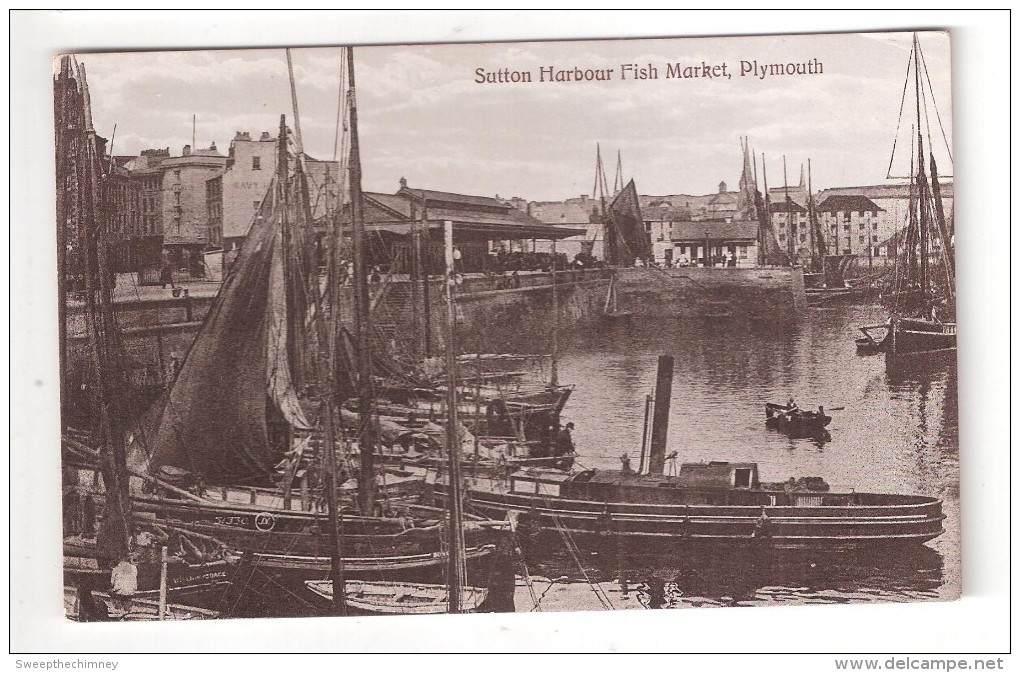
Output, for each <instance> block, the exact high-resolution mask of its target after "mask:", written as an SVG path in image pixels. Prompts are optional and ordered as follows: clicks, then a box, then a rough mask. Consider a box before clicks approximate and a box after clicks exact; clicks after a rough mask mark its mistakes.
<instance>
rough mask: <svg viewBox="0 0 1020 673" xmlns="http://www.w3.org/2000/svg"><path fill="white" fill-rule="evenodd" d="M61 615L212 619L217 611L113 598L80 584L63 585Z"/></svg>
mask: <svg viewBox="0 0 1020 673" xmlns="http://www.w3.org/2000/svg"><path fill="white" fill-rule="evenodd" d="M64 616H65V617H67V618H68V619H70V620H72V621H76V622H100V621H103V622H105V621H123V622H136V621H145V622H148V621H161V620H169V621H180V620H194V619H216V618H217V617H218V616H219V613H218V612H216V611H214V610H206V609H203V608H197V607H193V606H190V605H177V604H175V603H166V604H161V603H160V601H158V600H153V599H150V598H140V597H137V596H136V597H132V598H130V599H114V598H113V597H111V596H110V594H108V593H106V592H102V591H92V590H90V589H89V588H88V587H87V586H83V585H74V584H72V585H70V586H68V585H64Z"/></svg>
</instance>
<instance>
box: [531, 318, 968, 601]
mask: <svg viewBox="0 0 1020 673" xmlns="http://www.w3.org/2000/svg"><path fill="white" fill-rule="evenodd" d="M884 319H885V313H884V311H883V309H882V307H881V306H878V305H867V306H846V307H838V308H832V309H824V310H817V309H812V310H809V311H808V312H807V314H806V315H805V316H804V318H803V320H800V321H797V322H796V323H794V324H789V325H786V326H775V325H765V324H762V323H756V322H747V321H743V320H737V319H732V318H731V319H723V320H711V319H694V320H683V321H679V320H668V321H662V320H660V321H651V322H649V321H647V320H640V321H638V320H635V321H633V322H632V323H631V324H627V325H614V326H602V327H599V328H596V329H592V330H585V331H580V330H578V331H575V332H572V333H568V334H565V335H562V336H561V339H560V349H561V358H560V360H559V377H560V381H561V382H563V383H567V384H575V385H576V389H575V391H574V393H573V395H572V397H571V399H570V401H569V402H568V404H567V406H566V408H565V409H564V413H563V422H567V421H573V422H574V423H575V424H576V429H575V431H574V441H575V444H576V446H577V452H578V456H579V457H578V461H577V462H578V465H579V466H583V467H600V468H619V467H620V464H621V462H620V456H621V455H622V454H624V453H627V454H628V455H629V457H630V459H631V464H632V466H633V467H636V466H637V462H638V456H639V453H640V444H641V437H642V427H643V422H644V406H645V396H646V395H648V394H650V393H651V392H652V390H653V388H654V385H655V369H656V359H657V356H658V355H659V354H663V353H666V354H670V355H673V356H674V357H675V361H676V365H675V373H674V380H673V390H672V407H671V414H670V427H669V439H668V444H667V448H666V452H667V454H669V453H670V452H672V451H676V452H677V455H678V457H677V459H676V469H679V466H680V463H681V462H690V461H709V460H727V461H753V462H757V463H758V465H759V469H760V472H761V475H762V479H763V480H765V481H783V480H786V479H788V478H789V477H791V476H795V477H801V476H819V477H822V478H824V479H825V480H826V481H827V482H828V483H829V484H830V486H831V487H832V489H833V490H843V489H855V490H857V491H860V492H888V493H917V494H925V495H936V496H939V497H941V498H943V499H944V509H945V513H946V515H947V519H946V521H945V522H944V527H945V533H944V534H943V535H941V536H940V537H939V538H937V539H935V540H933V541H931V542H929V543H928V544H927V545H925V546H923V547H918V548H917V549H916V550H915V551H913V552H911V553H907V554H897V555H896V557H895V558H891V557H889V556H884V555H876V554H871V555H864V556H861V555H849V556H848V555H838V556H834V557H833V556H829V557H823V556H817V555H811V554H798V555H785V556H782V557H768V558H721V557H719V556H718V555H715V556H713V557H709V558H696V557H691V556H689V555H687V554H685V553H683V552H681V551H666V552H664V551H662V550H657V551H655V552H648V553H645V552H644V551H643V550H640V549H629V550H627V551H626V552H620V553H609V552H606V551H605V550H601V551H594V550H583V549H574V550H573V551H571V550H570V546H569V545H568V542H567V541H566V540H557V539H556V538H555V537H553V541H552V542H550V543H549V544H547V545H544V547H543V548H542V549H540V550H532V551H530V552H529V553H528V558H527V560H528V563H529V568H528V570H529V572H530V574H531V575H532V578H533V579H532V582H531V584H530V586H529V585H528V583H526V582H524V580H523V578H521V579H519V581H518V588H517V595H516V605H517V610H518V611H530V610H533V609H535V608H534V605H535V599H539V604H540V608H539V609H540V610H543V611H557V610H598V609H625V608H638V609H642V608H663V607H670V608H672V607H698V606H721V605H772V604H790V603H853V602H873V601H913V600H949V599H953V598H956V597H958V596H959V593H960V558H959V549H960V524H959V441H958V420H957V381H956V365H955V363H950V364H940V365H937V366H932V367H931V368H930V369H929V370H920V371H911V372H908V373H899V374H896V375H895V376H894V375H890V374H887V372H886V367H885V361H884V358H883V356H881V355H873V356H867V357H863V356H858V355H857V354H856V352H855V346H854V337H855V336H856V334H855V333H856V328H857V326H858V325H865V324H876V323H879V322H882V321H884ZM791 396H792V397H794V398H795V399H796V401H797V403H798V404H799V405H800V406H801V407H803V408H815V407H818V406H819V405H821V406H824V407H825V408H826V409H827V410H833V409H838V410H833V411H832V412H831V415H832V417H833V420H832V423H831V424H830V426H829V428H828V430H829V434H828V436H827V437H823V438H818V437H816V438H804V439H792V438H790V437H788V436H787V435H784V434H782V433H780V432H777V431H773V430H767V429H766V428H765V413H764V403H765V402H767V401H773V402H785V401H786V400H787V399H788V398H789V397H791ZM841 407H842V408H841ZM840 408H841V409H840ZM670 469H671V464H670V461H667V464H666V472H667V473H669V471H670ZM557 542H558V543H559V544H557Z"/></svg>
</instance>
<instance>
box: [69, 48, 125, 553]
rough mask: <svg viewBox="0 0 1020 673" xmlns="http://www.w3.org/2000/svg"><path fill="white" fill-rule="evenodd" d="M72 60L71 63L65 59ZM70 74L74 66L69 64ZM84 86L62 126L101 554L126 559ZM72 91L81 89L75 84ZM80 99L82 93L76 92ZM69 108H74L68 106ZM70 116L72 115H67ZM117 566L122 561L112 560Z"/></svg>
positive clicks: (108, 300)
mask: <svg viewBox="0 0 1020 673" xmlns="http://www.w3.org/2000/svg"><path fill="white" fill-rule="evenodd" d="M65 58H68V57H65ZM67 63H68V70H69V69H70V60H69V59H68V61H67ZM77 70H78V72H77V75H78V79H79V84H78V86H80V96H81V98H80V99H79V98H78V96H77V95H74V96H73V98H74V104H75V106H76V107H78V106H80V108H79V109H80V112H81V116H79V115H78V114H77V113H76V114H75V116H74V118H73V119H71V118H65V119H63V120H57V123H59V124H64V125H65V126H67V127H70V128H69V129H68V130H69V131H71V130H72V129H73V131H72V133H71V135H72V136H73V137H72V138H69V141H71V142H74V141H77V142H74V145H75V146H74V147H71V148H69V149H70V152H71V154H72V160H73V168H74V171H75V176H74V194H75V198H76V199H77V200H78V203H77V207H76V208H75V214H76V217H75V220H76V222H75V223H76V225H77V227H76V228H77V242H76V243H77V246H76V247H77V250H78V254H79V256H80V257H81V261H82V263H83V266H84V269H83V276H84V280H85V304H86V326H87V329H88V342H89V351H90V356H91V360H92V361H91V368H92V375H93V382H94V384H95V385H94V387H93V389H92V390H91V391H90V393H91V395H90V397H91V398H92V399H91V403H92V404H91V408H92V413H93V415H94V419H95V423H96V427H95V429H96V431H97V434H98V439H99V440H100V446H101V447H102V448H101V452H100V468H101V472H102V475H103V483H104V486H105V488H106V494H107V497H106V509H105V512H104V515H103V527H102V528H101V530H100V539H99V541H98V542H99V545H100V547H101V548H102V549H101V550H100V554H101V555H102V554H104V553H105V552H111V556H119V557H123V556H124V555H125V554H126V553H127V552H128V549H129V546H130V544H129V543H130V539H131V533H132V526H133V521H132V518H131V500H130V495H129V493H128V475H127V447H126V445H125V427H124V426H125V418H126V416H125V411H126V410H125V409H124V408H123V406H124V404H125V403H126V401H127V400H126V397H125V396H126V395H127V394H128V391H127V381H126V377H125V376H124V369H123V366H122V363H121V362H118V361H116V360H117V359H118V356H119V355H120V353H121V349H120V340H119V338H120V332H119V328H118V325H117V322H116V319H115V317H114V314H113V297H112V294H113V287H112V283H111V280H112V277H111V274H110V266H109V259H108V251H107V241H106V232H107V229H106V218H105V214H104V204H103V185H102V175H101V171H102V168H101V163H102V161H101V159H100V158H99V157H98V156H97V153H96V152H97V147H96V133H95V130H94V128H93V126H92V113H91V104H90V100H89V91H88V82H87V80H86V77H85V67H84V66H83V65H79V66H78V68H77ZM67 86H68V87H72V86H75V84H74V81H73V79H72V80H70V81H69V82H67ZM75 93H77V92H75ZM65 102H69V101H66V99H65ZM65 112H70V111H69V110H67V109H66V106H65ZM108 560H110V561H112V562H113V563H112V565H115V564H116V561H117V560H119V559H114V558H111V559H108Z"/></svg>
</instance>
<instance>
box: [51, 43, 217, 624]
mask: <svg viewBox="0 0 1020 673" xmlns="http://www.w3.org/2000/svg"><path fill="white" fill-rule="evenodd" d="M54 119H55V122H56V168H57V172H56V187H57V240H58V245H59V248H58V252H59V269H58V285H59V287H60V304H61V319H62V323H61V326H60V329H61V337H62V338H61V340H60V341H61V343H60V361H61V392H62V396H63V398H64V400H63V401H64V403H65V404H64V405H63V406H64V409H63V412H64V413H63V414H62V417H61V425H62V427H61V431H62V432H61V434H62V438H63V441H62V453H63V470H62V474H63V477H64V479H63V482H64V483H63V485H64V492H63V500H64V502H63V514H64V541H63V542H64V545H63V546H64V581H65V585H66V586H65V596H66V597H69V598H70V599H71V600H69V601H68V602H67V604H66V607H67V610H68V613H67V614H68V616H69V617H70V618H72V619H80V620H89V621H91V620H98V619H134V618H135V617H136V616H137V615H138V613H139V605H140V604H139V601H144V600H147V599H151V598H155V597H156V596H157V595H158V596H159V598H160V600H159V601H158V603H156V606H157V607H158V616H159V618H160V619H163V618H166V617H167V616H170V617H171V618H172V617H174V616H175V615H177V614H178V612H177V606H174V605H172V604H168V603H167V597H168V595H169V593H170V592H171V591H172V592H173V594H174V595H179V594H180V593H181V592H187V593H189V594H190V595H191V596H192V597H199V596H201V595H202V594H203V593H205V592H206V591H207V590H209V589H211V588H222V587H223V586H224V585H225V584H226V582H225V580H224V577H225V575H226V574H227V570H228V569H229V566H230V565H231V563H232V560H231V559H230V558H229V557H228V556H226V555H224V554H223V553H222V545H220V544H219V543H218V541H216V540H210V539H204V540H197V538H195V537H194V536H182V535H180V534H179V532H178V531H175V530H173V529H168V528H160V527H154V526H151V525H139V523H138V522H136V521H135V519H134V516H133V512H132V503H131V498H130V495H129V476H128V471H127V451H126V443H125V437H126V435H127V433H128V431H129V425H130V420H129V419H130V418H131V416H132V414H131V410H130V407H131V404H130V395H131V391H130V389H129V385H128V379H127V376H126V372H125V365H124V362H125V358H124V351H123V345H122V344H121V342H120V330H119V327H118V325H117V322H116V318H115V316H114V312H113V299H112V290H113V283H112V279H113V275H112V274H111V273H110V270H109V269H110V264H109V258H108V254H109V251H108V245H109V244H108V240H107V233H108V230H107V222H106V221H105V218H104V212H105V208H104V204H103V198H104V193H105V189H104V187H105V184H104V179H105V175H104V172H103V166H102V161H101V155H102V149H101V147H102V143H103V142H105V141H102V140H101V139H100V138H98V136H97V135H96V133H95V130H94V128H93V126H92V116H91V108H90V100H89V91H88V84H87V81H86V76H85V67H84V66H83V65H79V64H73V65H72V59H71V57H70V56H64V57H62V58H61V62H60V72H59V74H58V75H57V77H56V79H55V81H54ZM69 253H70V254H69ZM69 279H74V280H75V282H77V283H78V284H79V288H78V289H79V291H80V294H81V295H82V297H83V302H84V309H85V310H84V317H85V324H86V342H87V347H88V366H87V368H86V371H85V373H84V374H83V375H80V376H78V377H77V380H78V381H79V382H80V383H82V382H83V383H84V386H83V387H79V388H78V390H76V391H74V392H75V394H74V395H72V390H73V388H72V386H71V385H69V382H70V381H71V377H70V376H69V373H68V371H67V370H68V366H67V352H66V346H67V342H66V338H64V333H65V331H66V329H67V327H66V323H64V322H63V318H64V317H65V314H66V308H65V307H66V303H67V290H68V280H69ZM75 407H77V408H76V411H77V413H74V414H71V413H69V411H70V410H71V409H72V408H75ZM70 418H74V419H75V420H76V421H77V422H79V423H81V424H82V426H83V427H78V428H72V427H70V425H69V420H70ZM76 438H84V440H85V442H92V443H94V444H96V445H97V448H94V447H92V446H89V445H88V444H87V443H84V442H82V441H79V439H76ZM196 542H197V544H196ZM208 543H211V545H212V547H211V548H210V547H209V544H208ZM177 545H179V546H177ZM168 546H170V547H171V548H172V556H168V554H167V551H168V550H167V547H168ZM160 547H161V549H160ZM157 551H161V552H162V553H161V556H160V558H159V559H157V558H154V557H155V553H156V552H157ZM188 556H190V558H188ZM120 569H123V571H124V573H125V574H124V580H125V581H124V582H119V583H118V584H116V585H115V587H114V588H116V589H118V590H119V591H120V593H121V594H122V596H120V597H119V598H118V600H116V601H110V597H109V595H107V594H105V593H100V594H99V595H96V594H94V593H93V592H104V591H105V590H107V589H109V588H110V585H111V581H112V580H113V579H114V576H118V577H119V575H118V570H120ZM111 571H113V572H112V573H111ZM149 602H150V603H151V601H149ZM148 607H151V605H149V606H148ZM146 610H147V608H146ZM146 610H141V612H146ZM188 614H189V615H191V614H194V612H193V611H192V612H189V613H188ZM210 614H212V613H208V614H205V615H204V616H209V615H210Z"/></svg>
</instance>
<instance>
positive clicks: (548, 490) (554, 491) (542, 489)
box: [536, 482, 560, 495]
mask: <svg viewBox="0 0 1020 673" xmlns="http://www.w3.org/2000/svg"><path fill="white" fill-rule="evenodd" d="M536 486H538V494H539V495H559V494H560V485H559V484H543V483H541V482H539V483H538V484H536Z"/></svg>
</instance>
